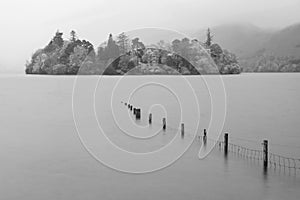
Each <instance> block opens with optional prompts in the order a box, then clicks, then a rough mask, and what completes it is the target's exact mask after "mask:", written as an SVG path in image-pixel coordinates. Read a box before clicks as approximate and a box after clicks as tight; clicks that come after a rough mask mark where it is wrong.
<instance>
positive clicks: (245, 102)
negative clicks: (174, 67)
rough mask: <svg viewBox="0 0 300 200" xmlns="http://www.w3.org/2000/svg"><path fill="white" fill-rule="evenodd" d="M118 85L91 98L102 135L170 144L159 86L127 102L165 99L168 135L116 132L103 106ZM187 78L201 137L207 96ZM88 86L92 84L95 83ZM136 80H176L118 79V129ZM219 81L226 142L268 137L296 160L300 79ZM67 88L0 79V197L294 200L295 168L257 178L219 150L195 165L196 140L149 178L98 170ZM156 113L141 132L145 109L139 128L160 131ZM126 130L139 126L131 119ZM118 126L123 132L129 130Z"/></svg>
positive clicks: (69, 84)
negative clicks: (75, 118) (137, 136)
mask: <svg viewBox="0 0 300 200" xmlns="http://www.w3.org/2000/svg"><path fill="white" fill-rule="evenodd" d="M120 78H121V77H104V78H103V79H102V84H103V85H104V86H106V87H105V88H106V89H104V90H101V88H99V90H98V91H97V93H96V96H95V99H96V104H95V106H96V107H95V108H96V114H97V116H98V117H99V119H100V121H101V122H102V126H103V128H104V129H105V131H106V134H107V135H108V136H109V137H110V138H111V140H112V141H114V142H116V143H117V144H118V145H120V146H121V147H122V148H126V149H128V150H130V151H136V152H144V151H149V150H153V149H157V148H160V147H161V146H163V145H165V144H166V143H168V142H169V141H170V139H172V138H173V137H174V135H175V134H176V131H174V129H172V127H173V125H174V126H175V127H176V123H178V122H180V120H179V119H178V116H179V113H178V112H179V110H178V107H177V106H178V105H177V103H176V99H174V96H173V95H172V94H170V93H168V92H167V91H164V88H159V87H158V86H157V85H152V86H151V85H150V86H147V87H144V88H142V89H141V90H139V91H137V92H136V94H134V95H133V97H132V102H133V104H135V105H137V106H140V107H142V108H145V107H146V105H147V104H148V103H149V104H151V103H152V102H156V103H157V102H158V101H159V99H160V97H161V95H164V98H163V100H162V101H160V103H162V104H166V103H167V104H166V105H167V106H166V109H168V110H169V115H168V119H167V120H168V125H169V126H170V127H168V128H167V131H166V132H162V131H158V133H157V135H156V136H155V137H154V138H153V139H152V140H151V142H149V143H145V142H143V141H142V143H141V144H138V143H136V142H135V141H134V140H133V139H132V138H129V137H126V136H124V133H123V132H122V131H121V130H119V129H118V127H117V125H116V123H115V121H114V119H113V115H112V110H111V109H110V107H109V106H106V105H108V104H106V103H107V102H110V98H109V97H110V95H111V92H112V90H111V89H110V88H112V87H113V86H114V83H116V82H117V81H118V79H120ZM186 78H187V79H188V81H190V82H191V85H192V86H193V88H194V90H195V92H196V94H197V97H198V98H199V99H200V101H199V103H200V104H201V105H202V109H201V110H200V113H201V116H202V118H201V120H200V128H199V130H198V133H199V134H201V133H202V128H205V127H206V126H207V122H208V121H209V120H208V118H209V117H210V115H209V110H210V107H209V101H207V100H206V98H207V97H208V96H207V92H205V88H203V87H202V86H203V84H202V81H203V80H202V79H201V78H200V77H196V76H194V77H193V76H192V77H186ZM210 78H214V76H210ZM85 79H86V80H85V81H86V82H95V83H96V82H97V79H98V77H96V76H89V77H85ZM141 79H143V80H145V81H151V80H152V81H154V80H157V81H159V79H162V80H164V81H166V80H167V81H166V82H169V84H170V85H176V83H179V82H180V81H181V80H179V79H182V77H180V76H178V77H170V76H169V77H165V76H161V77H155V76H149V77H144V78H142V77H128V78H127V83H126V81H124V82H123V85H120V86H118V87H119V89H120V90H116V93H117V94H116V95H115V98H116V99H115V100H114V101H115V103H117V104H118V105H119V106H117V104H116V105H115V106H114V112H116V113H117V115H119V116H120V117H121V118H122V119H124V122H128V119H130V117H132V115H128V113H127V112H128V109H127V108H126V107H125V106H124V105H123V104H121V101H122V100H123V98H121V97H125V96H127V95H128V94H127V92H126V89H125V90H124V88H126V85H128V87H129V86H130V84H132V83H135V82H139V81H140V80H141ZM223 80H224V84H225V89H226V93H227V116H226V121H225V124H224V129H223V131H224V132H228V133H229V137H230V141H231V142H234V143H237V144H240V145H243V146H247V147H252V148H256V149H261V148H262V146H261V142H262V140H263V139H268V140H269V142H270V151H271V152H274V153H278V154H282V155H286V156H291V157H296V158H299V156H300V147H299V143H300V136H299V134H298V133H299V129H300V125H299V123H298V116H299V115H300V107H299V106H298V104H299V100H300V96H299V94H300V88H299V84H298V83H299V81H300V76H299V74H242V75H238V76H224V77H223ZM74 81H75V77H70V76H69V77H67V76H59V77H54V76H26V77H25V76H3V75H2V76H1V77H0V91H1V92H0V96H1V102H0V109H1V110H0V121H1V130H2V131H1V133H0V146H1V149H2V150H1V151H0V157H1V166H0V169H1V170H0V177H1V178H0V193H1V198H3V199H20V198H21V199H24V200H27V199H28V200H29V199H30V200H32V199H41V198H42V199H49V200H50V199H99V198H103V199H183V198H185V199H195V198H201V199H249V200H250V199H251V200H252V199H299V197H300V192H299V186H300V179H299V176H300V175H299V171H297V172H296V173H295V172H294V170H287V169H286V170H283V169H282V170H274V169H273V168H270V169H269V170H268V172H267V173H264V172H263V168H262V166H261V164H259V163H257V162H255V161H251V160H248V159H245V158H242V157H238V156H235V155H233V154H229V156H228V158H227V159H225V158H224V156H223V152H220V151H218V150H217V149H216V150H214V151H213V152H212V153H211V154H210V155H209V156H208V157H207V158H206V159H204V160H199V159H198V157H197V154H198V152H199V148H200V145H201V142H199V141H195V142H194V143H193V144H192V146H191V148H190V149H189V150H188V152H187V153H185V154H184V155H183V157H182V158H181V159H179V160H178V161H177V162H176V163H174V164H173V165H171V166H170V167H168V168H166V169H163V170H161V171H158V172H156V173H150V174H144V175H137V176H133V175H129V174H124V173H120V172H117V171H114V170H111V169H109V168H107V167H105V166H104V165H102V164H101V163H99V162H98V161H96V160H95V159H94V158H93V157H92V156H91V155H90V154H89V153H88V152H87V151H86V149H85V148H84V146H83V145H82V143H81V142H80V139H79V137H78V135H77V132H76V129H75V125H74V121H73V115H72V89H73V84H74ZM125 83H126V84H125ZM183 86H184V85H183V84H180V86H178V87H179V88H178V91H182V92H179V93H178V94H177V95H184V94H187V92H185V91H184V90H187V89H188V88H180V87H183ZM129 88H130V87H129ZM153 90H155V91H157V92H154V91H153ZM162 91H164V92H162ZM149 94H152V95H149ZM98 97H101V98H98ZM82 99H84V97H82ZM271 102H272V103H271ZM201 105H200V107H201ZM190 106H193V105H192V104H191V105H190ZM153 109H154V110H153V113H155V115H154V116H153V120H154V121H153V125H152V127H149V126H148V125H147V109H143V110H144V111H143V112H142V120H141V121H140V122H138V124H137V125H141V126H146V129H147V130H148V131H149V130H150V129H156V128H157V130H161V129H160V128H161V116H163V115H162V113H160V112H161V110H160V108H159V107H157V108H153ZM188 117H191V116H188ZM86 120H91V119H90V118H87V119H86ZM190 120H191V121H192V120H193V118H192V117H191V118H190ZM121 123H122V122H121ZM128 123H129V122H128ZM131 123H133V124H135V123H136V122H135V120H134V119H133V121H132V122H131ZM121 125H122V126H124V125H125V126H128V127H130V125H129V124H127V123H124V124H121ZM191 125H192V123H190V124H189V123H186V130H187V131H186V137H185V138H184V139H182V143H178V144H177V145H179V146H178V147H180V145H183V144H184V142H185V141H187V140H189V133H190V132H189V128H190V127H192V126H191ZM136 133H138V132H136ZM143 134H147V132H143ZM208 134H209V133H208ZM239 138H242V139H247V140H249V141H250V142H248V141H246V140H239ZM131 164H134V163H131ZM229 183H230V184H229Z"/></svg>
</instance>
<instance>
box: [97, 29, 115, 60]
mask: <svg viewBox="0 0 300 200" xmlns="http://www.w3.org/2000/svg"><path fill="white" fill-rule="evenodd" d="M119 55H120V50H119V47H118V45H117V44H116V42H115V41H114V40H113V36H112V34H109V37H108V41H107V45H106V47H104V48H103V47H99V48H98V57H99V58H100V60H104V61H108V60H110V59H116V58H117V57H119Z"/></svg>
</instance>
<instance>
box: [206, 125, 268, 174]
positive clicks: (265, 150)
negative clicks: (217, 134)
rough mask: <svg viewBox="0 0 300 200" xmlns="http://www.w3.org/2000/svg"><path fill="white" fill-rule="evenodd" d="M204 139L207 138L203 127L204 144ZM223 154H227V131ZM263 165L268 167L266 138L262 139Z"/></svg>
mask: <svg viewBox="0 0 300 200" xmlns="http://www.w3.org/2000/svg"><path fill="white" fill-rule="evenodd" d="M206 140H207V132H206V129H204V133H203V142H204V144H206ZM223 142H224V154H225V156H227V154H228V146H229V145H228V144H229V134H228V133H225V134H224V141H223ZM262 145H263V150H262V152H263V158H262V159H263V166H264V168H267V167H268V155H269V152H268V140H263V143H262Z"/></svg>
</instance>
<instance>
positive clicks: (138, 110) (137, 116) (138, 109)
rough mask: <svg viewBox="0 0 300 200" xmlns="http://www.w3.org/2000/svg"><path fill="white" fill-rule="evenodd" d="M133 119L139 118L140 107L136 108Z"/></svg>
mask: <svg viewBox="0 0 300 200" xmlns="http://www.w3.org/2000/svg"><path fill="white" fill-rule="evenodd" d="M135 119H141V109H140V108H137V109H136V111H135Z"/></svg>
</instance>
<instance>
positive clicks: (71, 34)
mask: <svg viewBox="0 0 300 200" xmlns="http://www.w3.org/2000/svg"><path fill="white" fill-rule="evenodd" d="M70 36H71V37H70V40H71V42H75V41H76V39H77V36H76V32H75V31H74V30H72V31H71V33H70Z"/></svg>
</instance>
